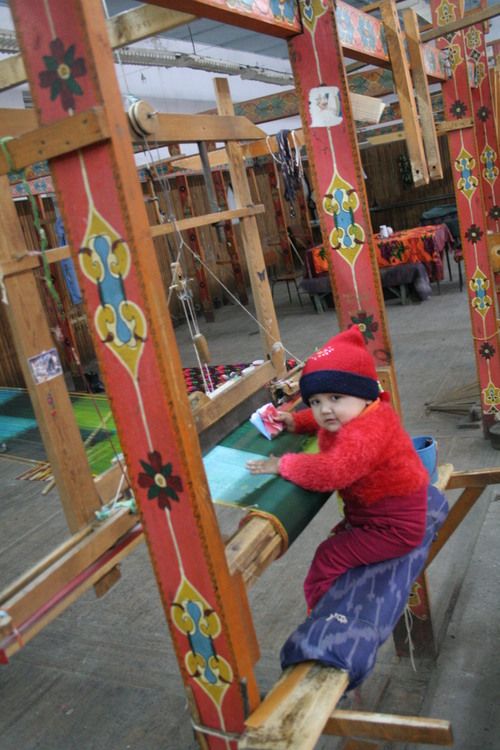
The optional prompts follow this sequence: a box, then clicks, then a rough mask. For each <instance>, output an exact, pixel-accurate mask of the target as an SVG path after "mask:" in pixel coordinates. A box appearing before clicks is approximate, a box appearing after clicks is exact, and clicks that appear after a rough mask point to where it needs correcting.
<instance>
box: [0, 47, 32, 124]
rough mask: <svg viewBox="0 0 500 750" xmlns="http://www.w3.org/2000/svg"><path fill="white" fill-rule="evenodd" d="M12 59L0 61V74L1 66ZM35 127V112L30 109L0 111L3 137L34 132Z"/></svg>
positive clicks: (5, 109)
mask: <svg viewBox="0 0 500 750" xmlns="http://www.w3.org/2000/svg"><path fill="white" fill-rule="evenodd" d="M10 59H12V58H7V59H6V60H1V61H0V74H1V71H2V64H3V63H5V62H7V61H8V60H10ZM36 127H37V122H36V116H35V112H34V110H32V109H15V108H12V109H11V108H10V107H9V108H7V107H5V108H2V109H0V132H1V133H3V137H5V136H7V135H11V136H19V135H23V133H28V132H29V131H30V130H34V129H35V128H36Z"/></svg>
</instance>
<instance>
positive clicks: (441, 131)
mask: <svg viewBox="0 0 500 750" xmlns="http://www.w3.org/2000/svg"><path fill="white" fill-rule="evenodd" d="M473 126H474V120H473V118H472V117H461V118H460V119H459V120H448V121H447V122H436V132H437V135H438V136H441V135H446V134H447V133H450V132H451V131H453V130H463V129H464V128H472V127H473Z"/></svg>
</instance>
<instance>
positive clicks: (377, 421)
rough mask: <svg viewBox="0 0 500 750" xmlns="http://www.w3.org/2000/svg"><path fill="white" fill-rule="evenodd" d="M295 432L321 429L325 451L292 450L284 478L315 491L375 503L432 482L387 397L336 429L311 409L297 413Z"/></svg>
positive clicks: (283, 464) (283, 461)
mask: <svg viewBox="0 0 500 750" xmlns="http://www.w3.org/2000/svg"><path fill="white" fill-rule="evenodd" d="M293 417H294V422H295V432H301V433H309V434H315V433H317V434H318V444H319V451H320V452H319V453H318V454H307V453H286V454H285V455H284V456H282V457H281V459H280V462H279V471H280V474H281V476H282V477H283V478H284V479H287V480H289V481H290V482H293V483H294V484H297V485H299V486H300V487H304V488H305V489H308V490H312V491H315V492H333V491H334V490H339V492H340V494H341V496H342V499H343V500H344V502H345V503H346V506H347V505H348V504H349V502H354V503H355V504H358V503H359V504H361V505H365V506H368V505H373V504H374V503H377V501H379V500H382V499H383V498H387V497H405V496H408V495H411V494H413V493H414V492H416V491H418V490H420V489H421V488H422V487H426V486H427V485H428V484H429V475H428V473H427V471H426V469H425V467H424V466H423V464H422V462H421V460H420V458H419V456H418V454H417V452H416V451H415V449H414V447H413V443H412V441H411V438H410V437H409V435H408V434H407V433H406V432H405V430H404V429H403V427H402V425H401V421H400V419H399V416H398V415H397V414H396V412H395V411H394V409H393V408H392V407H391V406H390V405H389V404H388V403H386V402H384V401H380V402H378V404H377V405H376V408H371V409H368V410H367V412H366V413H365V412H363V413H362V414H360V416H359V417H357V418H356V419H353V420H352V421H351V422H348V423H347V424H345V425H343V427H341V429H340V430H339V431H338V432H336V433H331V432H327V431H326V430H324V429H322V428H319V427H318V424H317V422H316V420H315V419H314V417H313V415H312V410H311V409H305V410H304V411H299V412H296V413H295V414H294V415H293Z"/></svg>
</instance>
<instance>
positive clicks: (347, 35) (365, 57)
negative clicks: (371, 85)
mask: <svg viewBox="0 0 500 750" xmlns="http://www.w3.org/2000/svg"><path fill="white" fill-rule="evenodd" d="M335 5H336V8H337V28H338V34H339V39H340V44H341V46H342V49H343V50H344V53H345V54H346V56H347V57H353V58H355V59H356V60H362V61H364V62H368V63H370V64H372V65H381V66H383V67H387V68H390V67H391V61H390V58H389V55H388V52H387V47H386V45H385V33H384V25H383V23H382V21H381V20H380V19H379V18H376V17H375V16H374V15H372V14H370V13H364V12H363V10H362V9H360V8H355V7H354V6H352V5H349V4H348V3H346V2H343V0H336V3H335ZM318 10H322V5H321V4H320V3H319V2H315V1H314V0H313V1H312V2H310V3H307V2H306V3H304V7H303V10H302V15H303V17H305V16H306V15H309V16H312V15H313V14H314V13H316V12H317V11H318ZM423 52H424V66H425V71H426V73H427V76H428V77H429V79H430V80H432V81H433V82H439V81H443V80H445V78H446V73H445V66H444V62H443V56H442V54H441V53H440V51H439V49H436V47H435V45H434V44H430V43H429V44H424V45H423ZM367 93H368V92H367Z"/></svg>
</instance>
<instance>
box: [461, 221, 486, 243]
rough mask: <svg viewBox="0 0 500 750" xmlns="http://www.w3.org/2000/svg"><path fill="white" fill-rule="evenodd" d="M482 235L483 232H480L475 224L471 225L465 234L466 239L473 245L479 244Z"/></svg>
mask: <svg viewBox="0 0 500 750" xmlns="http://www.w3.org/2000/svg"><path fill="white" fill-rule="evenodd" d="M483 234H484V232H483V231H482V230H481V228H480V227H478V226H477V224H471V225H470V227H469V228H468V229H467V230H466V232H465V236H466V238H467V239H468V240H469V242H472V243H473V244H475V243H476V242H479V241H480V240H481V237H482V236H483Z"/></svg>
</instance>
